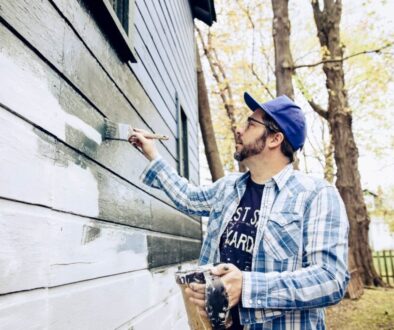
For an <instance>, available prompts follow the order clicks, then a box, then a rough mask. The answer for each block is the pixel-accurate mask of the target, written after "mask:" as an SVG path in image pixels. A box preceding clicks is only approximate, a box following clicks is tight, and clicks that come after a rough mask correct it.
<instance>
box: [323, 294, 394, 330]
mask: <svg viewBox="0 0 394 330" xmlns="http://www.w3.org/2000/svg"><path fill="white" fill-rule="evenodd" d="M326 319H327V329H331V330H364V329H366V330H374V329H384V330H385V329H386V330H388V329H391V330H392V329H394V289H393V288H390V289H385V288H369V289H365V290H364V294H363V295H362V296H361V298H360V299H358V300H350V299H344V300H342V301H341V302H340V303H339V304H338V305H335V306H331V307H328V308H327V309H326Z"/></svg>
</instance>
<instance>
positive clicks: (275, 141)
mask: <svg viewBox="0 0 394 330" xmlns="http://www.w3.org/2000/svg"><path fill="white" fill-rule="evenodd" d="M284 139H285V137H284V135H283V133H281V132H278V133H273V134H271V135H270V136H269V137H268V139H267V142H268V147H269V148H272V149H274V148H277V147H278V146H280V145H281V143H282V142H283V140H284Z"/></svg>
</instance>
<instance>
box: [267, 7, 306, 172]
mask: <svg viewBox="0 0 394 330" xmlns="http://www.w3.org/2000/svg"><path fill="white" fill-rule="evenodd" d="M288 7H289V1H288V0H272V10H273V13H274V19H273V21H272V37H273V39H274V48H275V78H276V96H280V95H283V94H285V95H287V96H288V97H289V98H291V99H292V100H294V88H293V74H294V69H292V67H293V58H292V56H291V49H290V34H291V27H290V19H289V8H288ZM293 167H294V168H295V169H296V170H298V169H299V167H300V161H299V159H298V156H297V155H296V154H295V155H294V162H293Z"/></svg>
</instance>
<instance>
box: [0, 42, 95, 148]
mask: <svg viewBox="0 0 394 330" xmlns="http://www.w3.org/2000/svg"><path fill="white" fill-rule="evenodd" d="M0 77H1V79H0V102H1V103H3V104H5V105H6V106H7V107H9V108H10V109H12V110H13V111H15V112H17V113H19V114H21V115H23V116H25V117H26V118H29V119H30V120H31V121H33V122H34V123H36V124H37V125H39V126H41V127H43V128H45V129H46V130H48V131H49V132H51V133H53V134H55V135H56V136H57V137H58V138H59V139H62V140H65V139H66V127H67V125H69V126H71V127H73V128H74V129H76V130H78V131H80V132H82V133H83V134H84V135H85V136H86V137H87V138H89V139H91V140H92V141H94V142H95V143H97V144H98V145H100V144H101V142H102V138H101V135H100V133H99V132H97V131H96V130H95V129H94V128H93V127H91V126H89V125H88V124H87V123H85V122H84V121H83V120H81V119H80V118H78V117H76V116H74V115H71V114H69V113H67V112H65V111H63V109H62V107H61V105H60V104H59V101H58V98H57V97H56V96H55V95H54V94H55V93H58V90H56V87H53V88H52V90H51V88H50V86H49V83H51V84H56V85H59V83H60V78H56V80H53V81H49V80H50V79H49V78H48V75H47V73H46V72H45V71H44V70H43V68H42V66H41V65H39V64H38V63H37V61H34V60H31V58H27V56H25V57H24V58H23V62H18V58H17V56H15V55H13V58H11V57H10V56H8V55H7V54H6V50H5V49H4V50H3V49H2V51H1V53H0ZM52 79H54V78H52Z"/></svg>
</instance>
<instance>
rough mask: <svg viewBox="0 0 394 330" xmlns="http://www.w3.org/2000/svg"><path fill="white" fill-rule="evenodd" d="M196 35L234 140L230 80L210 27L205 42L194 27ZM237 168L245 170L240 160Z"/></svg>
mask: <svg viewBox="0 0 394 330" xmlns="http://www.w3.org/2000/svg"><path fill="white" fill-rule="evenodd" d="M196 30H197V33H198V36H199V38H200V42H201V45H202V48H203V50H204V54H205V56H206V57H207V60H208V63H209V66H210V68H211V71H212V74H213V76H214V78H215V80H216V82H217V85H218V88H219V94H220V97H221V99H222V102H223V106H224V108H225V109H226V113H227V116H228V118H229V119H230V128H231V132H232V133H233V138H234V141H235V140H236V136H237V133H236V129H237V124H236V119H235V113H234V100H233V92H232V88H231V85H230V82H229V81H228V79H227V75H226V72H225V69H224V66H223V64H222V62H221V61H220V59H219V56H218V54H217V51H216V49H215V48H214V47H213V45H212V35H211V31H210V29H208V35H207V43H206V42H205V41H204V37H203V35H202V32H201V30H200V29H199V28H198V27H196ZM238 169H239V171H240V172H245V171H246V167H245V165H243V164H242V163H241V162H238Z"/></svg>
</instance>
